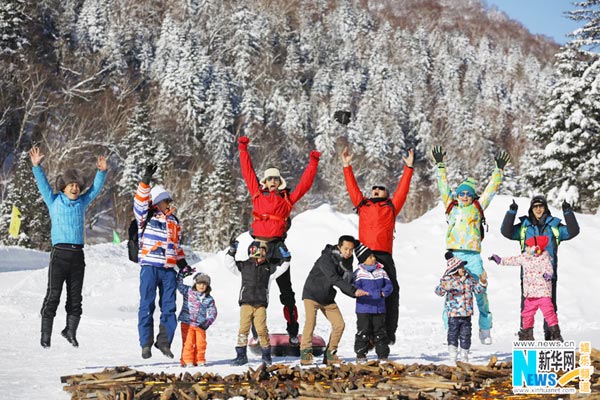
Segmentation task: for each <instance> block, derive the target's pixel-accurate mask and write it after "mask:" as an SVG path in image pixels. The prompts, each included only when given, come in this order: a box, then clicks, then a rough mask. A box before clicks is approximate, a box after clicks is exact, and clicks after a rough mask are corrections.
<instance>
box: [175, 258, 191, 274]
mask: <svg viewBox="0 0 600 400" xmlns="http://www.w3.org/2000/svg"><path fill="white" fill-rule="evenodd" d="M177 268H179V271H180V272H181V273H182V274H183V277H184V278H185V277H186V276H188V275H190V274H192V273H193V272H194V269H193V268H192V267H190V265H189V264H188V263H187V261H186V260H185V258H182V259H181V260H177Z"/></svg>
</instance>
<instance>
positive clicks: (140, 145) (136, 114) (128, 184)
mask: <svg viewBox="0 0 600 400" xmlns="http://www.w3.org/2000/svg"><path fill="white" fill-rule="evenodd" d="M122 155H123V156H122V158H123V160H124V161H123V165H122V167H121V168H120V171H119V172H120V174H121V177H120V179H119V180H118V181H117V193H118V195H119V196H122V197H123V198H127V199H130V198H131V197H132V196H133V194H134V193H135V190H136V188H137V185H138V183H139V182H140V180H141V179H142V175H143V174H144V170H145V167H146V165H148V164H149V163H154V164H156V165H157V166H158V169H157V171H156V174H155V179H156V181H157V182H161V180H162V176H163V173H164V172H165V167H166V164H167V160H168V159H169V153H168V149H167V148H166V146H165V144H164V143H163V141H162V140H160V138H159V135H158V134H157V132H156V131H155V130H154V129H152V127H151V125H150V115H149V110H148V106H147V104H146V103H145V102H144V101H143V100H140V102H139V103H138V104H137V105H136V107H135V108H134V109H133V112H132V115H131V117H130V118H129V121H128V122H127V134H126V136H125V138H124V140H123V147H122Z"/></svg>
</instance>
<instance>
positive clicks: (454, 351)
mask: <svg viewBox="0 0 600 400" xmlns="http://www.w3.org/2000/svg"><path fill="white" fill-rule="evenodd" d="M448 355H449V356H450V361H451V362H453V363H455V364H456V359H457V357H458V347H456V346H452V345H449V346H448Z"/></svg>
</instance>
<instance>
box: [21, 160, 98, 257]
mask: <svg viewBox="0 0 600 400" xmlns="http://www.w3.org/2000/svg"><path fill="white" fill-rule="evenodd" d="M32 169H33V176H34V177H35V181H36V183H37V186H38V189H39V191H40V193H41V195H42V198H43V199H44V202H45V203H46V206H48V212H49V213H50V222H51V223H52V229H51V231H50V234H51V238H52V245H53V246H54V245H56V244H59V243H68V244H79V245H82V246H83V244H84V243H83V238H84V235H83V228H84V216H85V209H86V208H87V206H89V205H90V203H91V202H92V200H94V199H95V198H96V196H98V193H100V190H101V189H102V186H103V185H104V180H105V179H106V171H100V170H98V171H97V172H96V177H95V178H94V183H93V184H92V186H90V188H89V189H88V190H87V191H86V192H85V193H84V194H82V195H81V196H79V197H78V198H77V200H70V199H69V198H68V197H67V195H65V194H64V193H63V192H59V193H54V192H53V191H52V187H51V186H50V184H49V183H48V179H46V175H45V174H44V170H43V169H42V167H41V166H39V165H38V166H34V167H33V168H32Z"/></svg>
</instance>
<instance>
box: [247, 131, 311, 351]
mask: <svg viewBox="0 0 600 400" xmlns="http://www.w3.org/2000/svg"><path fill="white" fill-rule="evenodd" d="M248 143H250V139H248V138H247V137H246V136H242V137H240V138H239V139H238V149H239V151H240V166H241V168H242V176H243V177H244V180H245V181H246V186H248V191H249V192H250V196H251V197H252V207H253V208H252V215H253V216H254V221H253V222H252V227H251V229H250V234H251V235H252V237H254V238H255V239H256V240H258V241H261V242H264V243H267V244H268V250H267V258H268V259H270V260H273V262H274V263H275V264H276V263H277V262H278V259H281V258H285V257H286V256H288V255H289V254H288V251H287V248H286V247H285V243H284V240H285V237H286V232H287V230H288V228H289V226H290V213H291V211H292V208H293V207H294V204H295V203H296V202H297V201H298V200H300V199H301V198H302V196H304V195H305V194H306V192H308V190H309V189H310V187H311V186H312V184H313V181H314V180H315V176H316V175H317V167H318V165H319V157H320V156H321V153H319V152H318V151H315V150H313V151H311V152H310V161H309V163H308V166H307V167H306V169H305V170H304V173H303V174H302V177H301V178H300V182H299V183H298V185H297V186H296V188H295V189H294V190H292V191H289V190H288V188H287V184H286V182H285V180H284V179H283V178H282V177H281V175H280V173H279V170H278V169H277V168H268V169H267V170H266V171H265V173H264V176H263V178H262V179H261V180H260V181H259V180H258V177H257V176H256V172H255V171H254V167H252V161H251V160H250V154H249V153H248ZM276 282H277V286H279V292H280V296H279V300H280V301H281V304H283V314H284V316H285V319H286V321H287V332H288V335H289V337H290V344H293V345H299V342H298V310H297V309H296V299H295V294H294V291H293V289H292V281H291V279H290V270H289V269H288V270H287V271H286V272H284V273H283V274H282V275H281V276H279V278H277V280H276Z"/></svg>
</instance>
